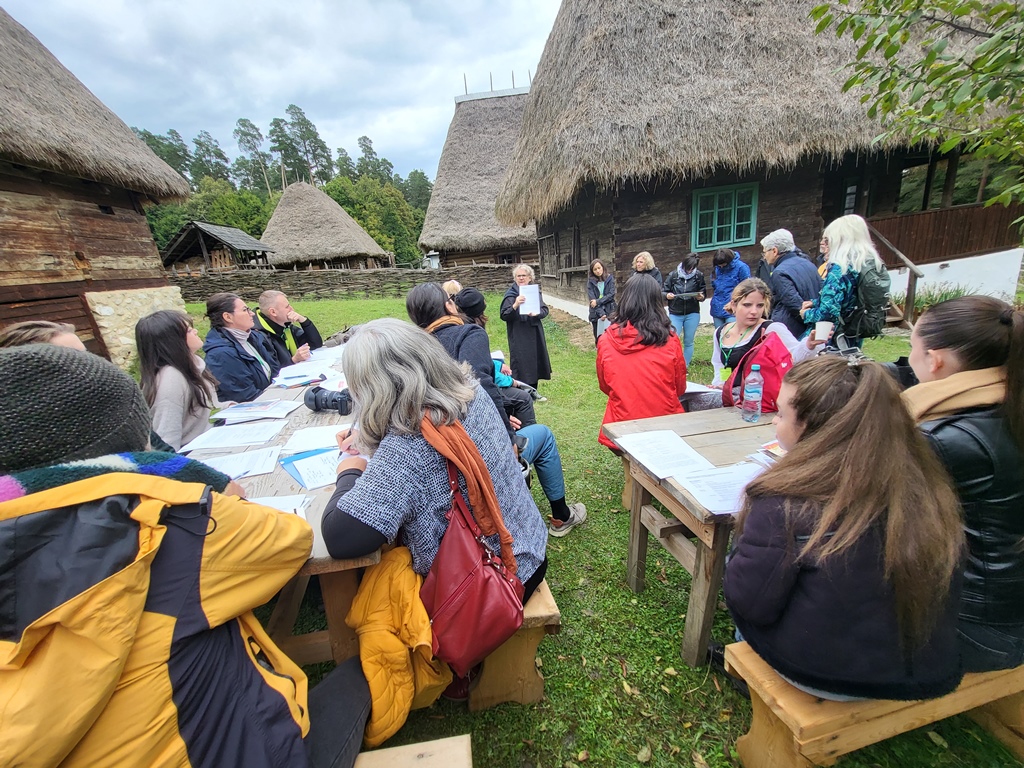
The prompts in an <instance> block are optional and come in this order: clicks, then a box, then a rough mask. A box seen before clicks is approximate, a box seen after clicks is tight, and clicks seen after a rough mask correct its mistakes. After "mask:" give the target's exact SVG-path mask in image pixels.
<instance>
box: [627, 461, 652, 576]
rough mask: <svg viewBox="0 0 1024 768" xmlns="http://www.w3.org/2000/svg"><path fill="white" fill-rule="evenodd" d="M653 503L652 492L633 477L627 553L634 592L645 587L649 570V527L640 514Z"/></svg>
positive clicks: (629, 574)
mask: <svg viewBox="0 0 1024 768" xmlns="http://www.w3.org/2000/svg"><path fill="white" fill-rule="evenodd" d="M650 503H651V494H650V492H649V491H648V490H647V489H646V488H644V487H643V485H642V484H641V483H639V482H638V481H637V480H636V478H634V479H633V492H632V496H631V500H630V503H629V550H628V552H627V555H626V583H627V584H629V588H630V589H632V590H633V591H634V592H642V591H643V589H644V586H645V584H644V581H645V578H644V572H645V571H646V570H647V528H646V527H645V526H644V523H643V520H641V519H640V514H641V512H642V511H643V508H644V506H645V505H647V504H650Z"/></svg>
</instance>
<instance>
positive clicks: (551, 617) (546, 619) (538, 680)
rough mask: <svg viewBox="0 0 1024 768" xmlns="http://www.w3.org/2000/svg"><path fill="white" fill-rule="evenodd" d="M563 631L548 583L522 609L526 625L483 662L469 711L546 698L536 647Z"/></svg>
mask: <svg viewBox="0 0 1024 768" xmlns="http://www.w3.org/2000/svg"><path fill="white" fill-rule="evenodd" d="M561 629H562V614H561V613H560V612H559V610H558V606H557V605H556V604H555V598H554V597H553V596H552V594H551V589H550V588H549V587H548V582H547V580H545V581H542V582H541V583H540V586H539V587H537V589H536V590H535V591H534V593H533V595H531V596H530V600H529V601H528V602H527V603H526V606H525V607H524V608H523V626H522V627H521V628H520V629H519V631H518V632H516V633H515V634H514V635H512V637H510V638H509V639H508V640H507V641H505V643H504V644H503V645H501V646H500V647H499V648H498V649H497V650H496V651H494V652H493V653H492V654H491V655H490V656H488V657H487V658H486V659H484V662H483V667H482V668H481V670H480V676H479V677H478V678H477V679H476V680H475V681H474V685H473V687H472V688H470V690H469V711H470V712H478V711H479V710H481V709H487V708H488V707H493V706H494V705H495V704H501V703H502V702H504V701H515V702H517V703H519V704H532V703H534V702H537V701H540V700H541V699H542V698H544V678H543V677H541V676H540V673H539V672H538V671H537V665H536V658H537V647H538V646H539V645H540V641H541V640H543V639H544V635H554V634H557V633H558V632H559V631H561Z"/></svg>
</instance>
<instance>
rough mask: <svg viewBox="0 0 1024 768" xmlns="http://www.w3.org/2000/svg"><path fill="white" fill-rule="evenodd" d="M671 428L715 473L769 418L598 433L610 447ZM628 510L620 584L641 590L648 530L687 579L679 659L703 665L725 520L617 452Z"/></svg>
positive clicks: (642, 423)
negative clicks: (656, 503) (622, 465)
mask: <svg viewBox="0 0 1024 768" xmlns="http://www.w3.org/2000/svg"><path fill="white" fill-rule="evenodd" d="M654 430H672V431H673V432H675V433H676V434H677V435H679V436H680V437H682V438H684V439H685V440H686V442H687V443H689V444H690V446H692V447H693V448H694V449H695V450H696V451H697V453H699V454H700V455H701V456H703V457H704V458H705V459H707V460H708V461H710V462H711V463H712V464H714V465H715V466H716V467H721V466H727V465H729V464H735V463H736V462H738V461H742V460H743V458H744V457H745V456H747V455H748V454H750V453H753V452H754V451H756V450H757V449H758V448H759V447H760V446H761V445H763V444H764V443H766V442H768V441H770V440H771V439H773V438H774V436H775V430H774V428H773V427H772V425H771V420H770V417H769V418H767V419H766V418H765V417H763V416H762V417H761V420H760V422H758V423H757V424H750V423H748V422H745V421H743V420H742V419H741V418H740V412H739V410H738V409H736V408H717V409H714V410H709V411H696V412H694V413H680V414H675V415H672V416H657V417H655V418H651V419H637V420H633V421H619V422H615V423H612V424H605V425H604V434H605V435H606V436H607V437H608V438H610V439H611V440H612V441H613V442H615V443H616V445H618V442H617V440H618V438H620V437H624V436H626V435H634V434H637V433H640V432H651V431H654ZM620 450H622V452H623V461H624V463H625V464H626V469H627V472H628V474H627V491H626V493H624V494H623V503H624V504H625V503H626V501H627V498H626V497H627V494H628V501H629V503H628V505H627V506H628V508H629V552H628V556H627V560H626V571H627V573H626V579H627V582H628V583H629V587H630V589H632V590H633V591H634V592H640V591H641V590H642V589H643V588H644V571H645V569H646V567H647V542H648V539H647V534H648V532H650V533H651V534H653V535H654V537H655V538H656V539H657V540H658V541H659V542H660V543H661V545H662V546H663V547H664V548H665V549H667V550H668V551H669V553H671V555H672V556H673V557H674V558H675V559H676V560H678V561H679V563H680V564H681V565H682V566H683V567H684V568H685V569H686V570H687V571H688V572H689V573H690V575H691V576H692V577H693V579H692V583H691V586H690V602H689V606H688V607H687V610H686V624H685V626H684V629H683V645H682V657H683V661H685V662H686V663H687V664H689V665H690V666H700V665H702V664H704V663H705V662H706V653H707V645H708V641H709V640H710V639H711V625H712V623H713V622H714V617H715V608H716V606H717V603H718V592H719V589H720V588H721V586H722V574H723V573H724V571H725V556H726V553H727V551H728V546H729V535H730V533H731V531H732V526H733V516H732V515H716V514H712V513H711V512H709V511H708V510H707V509H705V508H704V507H703V506H702V505H701V504H700V503H699V502H698V501H697V500H696V499H695V498H694V497H693V496H691V495H690V494H689V493H688V492H687V491H686V490H685V489H684V488H683V487H682V486H681V485H680V484H679V483H678V482H677V481H676V480H673V479H672V478H666V479H664V480H660V479H659V478H658V477H656V476H655V475H653V474H651V473H650V472H648V471H647V470H646V469H645V468H644V466H643V465H642V464H641V463H640V462H639V461H636V460H634V458H633V457H632V456H631V455H630V454H629V452H628V451H626V450H623V449H621V448H620ZM652 498H653V499H657V500H658V501H659V502H661V504H662V505H663V506H664V508H665V509H666V510H667V511H668V512H669V513H670V514H671V515H672V517H671V518H668V517H665V516H664V515H662V514H661V513H660V512H659V511H658V510H657V509H655V508H654V507H653V506H652V505H651V500H652Z"/></svg>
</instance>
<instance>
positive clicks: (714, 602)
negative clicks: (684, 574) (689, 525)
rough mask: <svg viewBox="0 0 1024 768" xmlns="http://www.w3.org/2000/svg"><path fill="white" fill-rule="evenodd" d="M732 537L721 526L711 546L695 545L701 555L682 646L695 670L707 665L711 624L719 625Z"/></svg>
mask: <svg viewBox="0 0 1024 768" xmlns="http://www.w3.org/2000/svg"><path fill="white" fill-rule="evenodd" d="M644 532H645V533H646V529H644ZM729 534H730V529H729V528H728V527H727V526H724V525H718V526H715V529H714V538H713V539H712V542H711V546H707V544H705V543H704V542H703V541H701V540H700V539H699V538H698V540H697V541H696V542H695V543H696V546H697V556H696V558H695V561H694V564H693V574H692V580H691V583H690V604H689V607H688V608H687V610H686V624H685V625H684V626H683V647H682V657H683V661H685V662H686V663H687V664H689V665H690V666H691V667H701V666H704V664H705V663H707V650H708V641H709V640H711V625H712V624H714V623H715V608H717V607H718V593H719V591H720V590H721V589H722V574H723V573H724V572H725V553H726V551H727V550H728V548H729Z"/></svg>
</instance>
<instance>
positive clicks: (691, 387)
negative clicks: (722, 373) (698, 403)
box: [686, 381, 721, 395]
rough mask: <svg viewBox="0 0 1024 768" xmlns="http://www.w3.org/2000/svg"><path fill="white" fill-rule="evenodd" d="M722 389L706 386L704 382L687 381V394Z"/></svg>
mask: <svg viewBox="0 0 1024 768" xmlns="http://www.w3.org/2000/svg"><path fill="white" fill-rule="evenodd" d="M720 391H721V390H718V389H715V388H714V387H705V386H704V385H703V384H694V383H693V382H692V381H688V382H686V394H688V395H692V394H696V393H702V392H720Z"/></svg>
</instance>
